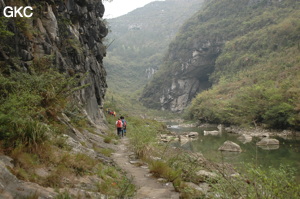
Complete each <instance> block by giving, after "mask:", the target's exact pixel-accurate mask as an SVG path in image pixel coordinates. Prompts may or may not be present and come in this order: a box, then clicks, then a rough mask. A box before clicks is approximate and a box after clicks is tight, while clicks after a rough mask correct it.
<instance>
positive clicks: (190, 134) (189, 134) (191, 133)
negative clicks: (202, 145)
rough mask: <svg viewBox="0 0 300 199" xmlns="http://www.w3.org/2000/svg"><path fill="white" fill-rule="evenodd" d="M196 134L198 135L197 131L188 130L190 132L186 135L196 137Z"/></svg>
mask: <svg viewBox="0 0 300 199" xmlns="http://www.w3.org/2000/svg"><path fill="white" fill-rule="evenodd" d="M198 135H199V133H198V132H190V133H188V137H191V138H194V137H197V136H198Z"/></svg>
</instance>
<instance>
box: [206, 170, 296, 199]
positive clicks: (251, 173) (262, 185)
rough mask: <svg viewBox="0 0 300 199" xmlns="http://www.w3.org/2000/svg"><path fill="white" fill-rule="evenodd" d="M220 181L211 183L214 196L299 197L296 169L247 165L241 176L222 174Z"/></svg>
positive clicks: (251, 197) (249, 198) (282, 198)
mask: <svg viewBox="0 0 300 199" xmlns="http://www.w3.org/2000/svg"><path fill="white" fill-rule="evenodd" d="M220 176H222V177H220V178H219V180H218V183H211V186H212V190H211V193H212V197H213V198H224V199H225V198H247V199H257V198H278V199H284V198H299V197H300V185H299V184H298V182H297V181H295V169H293V168H290V167H289V166H283V165H281V166H280V168H278V169H275V168H272V167H270V168H268V169H267V170H266V169H263V168H261V167H254V166H252V165H247V167H246V168H245V169H244V171H243V173H242V174H241V175H239V176H235V177H228V176H225V175H220Z"/></svg>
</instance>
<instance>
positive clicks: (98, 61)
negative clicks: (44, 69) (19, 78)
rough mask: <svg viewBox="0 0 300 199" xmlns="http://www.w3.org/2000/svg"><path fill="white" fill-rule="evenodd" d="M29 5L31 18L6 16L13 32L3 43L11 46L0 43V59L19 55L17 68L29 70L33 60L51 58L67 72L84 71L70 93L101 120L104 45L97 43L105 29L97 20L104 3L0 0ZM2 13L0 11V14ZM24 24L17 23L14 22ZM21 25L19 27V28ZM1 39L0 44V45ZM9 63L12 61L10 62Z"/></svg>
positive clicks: (91, 0) (96, 0)
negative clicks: (74, 91) (75, 90)
mask: <svg viewBox="0 0 300 199" xmlns="http://www.w3.org/2000/svg"><path fill="white" fill-rule="evenodd" d="M14 5H19V6H21V5H23V6H24V5H26V6H32V7H33V17H31V18H29V19H24V18H23V19H17V18H15V19H12V18H2V19H3V20H9V26H8V28H9V31H11V32H13V33H14V36H13V37H12V38H10V39H8V40H6V41H1V42H2V43H3V42H4V43H5V44H6V45H9V46H10V47H11V49H14V50H8V48H7V49H3V48H1V53H0V61H6V62H7V61H8V60H12V59H13V58H17V59H19V60H20V70H25V71H29V72H30V65H31V64H32V61H33V60H34V59H39V58H44V57H47V56H48V57H51V60H52V61H53V63H54V64H53V65H54V66H55V67H56V68H57V69H59V71H60V72H63V73H66V74H68V75H69V76H76V77H77V76H78V78H79V77H81V76H83V75H85V74H86V75H87V77H86V78H85V79H84V80H82V85H83V84H88V85H89V86H87V87H86V88H84V89H83V90H82V91H80V92H79V93H77V94H76V96H75V98H76V99H78V101H79V103H81V104H82V107H83V108H84V109H85V110H86V112H87V114H88V115H89V116H90V118H91V119H92V120H93V121H94V122H101V121H102V119H101V115H100V111H99V106H100V107H101V106H102V103H103V98H104V95H105V91H106V88H107V84H106V71H105V69H104V67H103V63H102V59H103V57H104V56H105V53H106V48H105V46H104V44H103V43H102V40H103V38H104V37H105V36H106V35H107V33H108V30H107V28H106V25H105V23H104V21H103V19H102V17H103V14H104V6H103V4H102V1H101V0H46V1H36V0H29V1H12V0H1V4H0V7H1V12H2V11H3V8H4V7H5V6H14ZM0 14H1V16H3V13H0ZM18 20H21V21H23V22H24V24H25V25H23V26H22V27H23V29H22V27H20V26H19V25H18V24H17V23H16V22H17V21H18ZM24 27H25V28H24ZM2 43H1V44H2ZM10 65H11V66H10V67H12V68H13V67H14V66H13V65H14V64H10Z"/></svg>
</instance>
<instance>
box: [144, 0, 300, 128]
mask: <svg viewBox="0 0 300 199" xmlns="http://www.w3.org/2000/svg"><path fill="white" fill-rule="evenodd" d="M299 12H300V4H299V1H295V0H284V1H275V0H223V1H218V0H210V1H206V3H205V5H204V6H203V9H202V10H201V11H199V12H198V13H197V14H195V15H194V16H193V17H192V18H190V19H189V20H188V21H187V22H186V23H185V24H184V25H183V26H182V27H181V30H180V32H179V34H178V35H177V36H176V38H175V39H174V40H173V41H172V43H171V44H170V46H169V50H168V52H167V54H166V56H165V60H164V64H163V65H162V67H161V68H160V69H159V71H158V73H156V75H155V77H154V79H153V80H152V81H151V82H150V83H149V84H148V85H147V86H146V87H145V89H144V90H143V94H142V97H141V101H142V102H143V103H144V105H145V106H147V107H150V108H157V109H163V110H172V111H175V112H181V111H183V110H184V109H185V108H186V107H187V106H188V105H190V103H191V101H192V99H193V98H194V97H196V95H197V94H198V93H201V94H200V95H198V96H197V98H196V99H195V100H194V101H193V103H192V105H191V109H190V114H191V116H192V117H194V118H195V119H200V120H204V121H210V122H223V123H235V124H244V123H253V124H255V125H256V124H258V123H266V124H267V125H269V126H272V127H278V128H285V127H297V126H299V125H297V123H299V121H300V116H299V115H300V114H299V110H300V108H299V107H300V104H299V102H300V88H299V85H300V82H299V79H300V78H299V76H300V74H299V73H300V72H299V71H300V63H299V60H300V59H299V58H300V47H299V43H300V37H299V34H300V22H299V21H300V20H299V19H300V16H299ZM208 89H209V90H208ZM206 90H208V91H206Z"/></svg>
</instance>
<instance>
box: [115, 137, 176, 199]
mask: <svg viewBox="0 0 300 199" xmlns="http://www.w3.org/2000/svg"><path fill="white" fill-rule="evenodd" d="M128 143H129V139H128V138H127V137H125V138H123V139H121V140H120V143H119V145H117V147H118V148H117V150H116V152H115V153H114V154H113V156H112V158H113V160H114V161H115V162H116V163H117V164H118V166H119V167H120V168H122V169H123V170H124V171H125V172H126V173H127V177H129V178H131V179H132V180H133V184H134V185H135V186H136V188H137V193H136V195H135V197H134V199H146V198H149V199H150V198H157V199H178V198H179V193H178V192H176V191H175V189H174V187H173V185H172V183H162V182H159V181H158V179H157V178H154V177H152V176H151V173H150V172H149V169H148V168H147V167H145V166H142V167H140V166H136V165H134V164H132V161H131V163H130V157H129V156H130V154H132V152H131V151H129V150H128V147H127V145H128Z"/></svg>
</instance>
